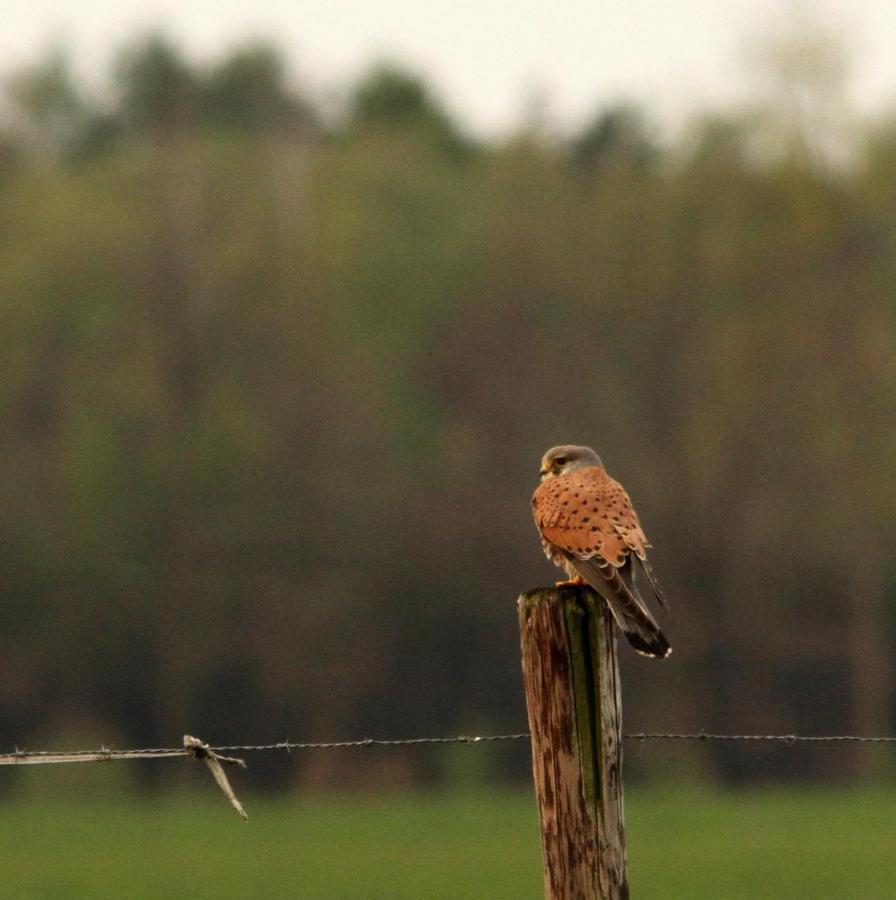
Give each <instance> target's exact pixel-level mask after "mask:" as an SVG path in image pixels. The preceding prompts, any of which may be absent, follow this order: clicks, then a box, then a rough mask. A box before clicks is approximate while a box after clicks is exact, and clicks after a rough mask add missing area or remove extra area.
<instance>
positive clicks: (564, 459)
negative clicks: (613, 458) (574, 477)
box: [541, 444, 603, 481]
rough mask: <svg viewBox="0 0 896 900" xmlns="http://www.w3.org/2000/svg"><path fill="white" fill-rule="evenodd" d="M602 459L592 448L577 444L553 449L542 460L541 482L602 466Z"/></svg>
mask: <svg viewBox="0 0 896 900" xmlns="http://www.w3.org/2000/svg"><path fill="white" fill-rule="evenodd" d="M602 465H603V463H602V462H601V461H600V457H599V456H598V455H597V454H596V453H595V452H594V451H593V450H592V449H591V448H590V447H579V446H577V445H576V444H561V445H560V446H559V447H551V449H550V450H548V452H547V453H545V455H544V456H542V458H541V480H542V481H544V480H545V478H553V477H554V476H556V475H565V474H566V473H567V472H575V471H576V470H578V469H587V468H589V466H602Z"/></svg>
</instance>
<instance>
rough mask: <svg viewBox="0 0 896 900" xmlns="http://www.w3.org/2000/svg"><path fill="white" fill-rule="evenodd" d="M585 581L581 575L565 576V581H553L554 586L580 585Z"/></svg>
mask: <svg viewBox="0 0 896 900" xmlns="http://www.w3.org/2000/svg"><path fill="white" fill-rule="evenodd" d="M584 583H585V579H584V578H582V576H581V575H576V577H575V578H567V579H566V581H555V582H554V587H581V585H583V584H584Z"/></svg>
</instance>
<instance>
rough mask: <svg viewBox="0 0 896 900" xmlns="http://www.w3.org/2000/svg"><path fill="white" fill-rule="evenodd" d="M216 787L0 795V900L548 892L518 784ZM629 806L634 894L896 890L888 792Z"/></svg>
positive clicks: (640, 800) (668, 899)
mask: <svg viewBox="0 0 896 900" xmlns="http://www.w3.org/2000/svg"><path fill="white" fill-rule="evenodd" d="M98 768H99V767H98ZM212 791H213V788H212V787H211V785H210V786H209V789H208V793H207V794H203V795H201V796H199V797H197V796H195V795H189V794H185V795H183V796H177V797H176V796H168V797H165V798H156V799H153V798H152V797H151V796H150V797H142V798H141V797H138V796H135V795H131V794H128V795H127V796H126V797H124V798H122V799H120V800H112V799H101V798H96V799H94V800H92V801H91V800H87V801H86V802H78V803H75V802H73V801H69V802H59V803H56V802H52V801H51V800H50V799H48V798H46V797H44V798H42V799H40V800H39V801H38V800H29V801H25V800H24V799H14V800H9V801H7V802H4V803H2V804H0V896H2V897H3V898H19V897H21V898H27V900H30V898H42V897H54V898H55V897H58V898H72V897H91V898H93V897H100V898H124V897H127V898H144V897H147V898H148V897H172V898H178V897H189V898H206V897H208V898H228V897H253V898H255V897H261V898H264V897H300V898H365V900H375V898H382V900H387V898H388V900H402V898H408V900H412V898H413V900H427V898H445V900H448V898H451V900H458V898H484V900H500V898H506V900H525V898H533V900H535V898H539V897H541V862H540V850H539V844H538V828H537V822H536V815H535V809H534V803H533V801H532V800H531V798H529V797H528V796H524V795H520V794H513V793H491V794H486V793H483V794H479V795H444V796H440V795H432V796H378V797H334V798H330V799H321V798H320V797H318V798H313V799H308V798H302V797H300V796H292V797H289V798H285V797H284V798H281V799H272V798H270V797H266V796H264V795H260V794H253V793H251V792H246V791H245V790H244V791H243V797H242V799H243V801H244V804H245V806H246V807H247V810H248V812H249V816H250V819H249V822H248V823H244V822H242V821H241V820H240V819H239V818H238V817H237V816H236V814H235V813H234V812H233V811H232V810H231V809H230V808H229V806H228V805H227V803H226V801H225V800H224V799H223V797H221V796H220V795H217V794H214V793H213V792H212ZM79 793H80V792H79ZM88 796H89V794H88ZM626 812H627V831H628V855H629V869H630V876H631V884H632V894H633V896H634V897H635V898H661V900H672V898H687V900H695V898H712V900H725V898H745V900H747V898H749V900H757V898H764V897H773V898H812V900H825V898H844V900H873V898H893V897H896V790H894V791H892V792H891V791H885V790H880V791H877V792H855V791H848V790H845V789H844V790H821V789H818V790H809V789H803V790H793V791H786V792H785V791H767V790H757V791H744V792H743V793H738V794H717V793H704V792H701V791H691V792H686V791H683V790H677V791H675V792H668V791H665V792H660V791H658V790H649V791H648V790H630V791H629V793H628V796H627V811H626Z"/></svg>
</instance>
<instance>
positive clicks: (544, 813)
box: [518, 587, 629, 900]
mask: <svg viewBox="0 0 896 900" xmlns="http://www.w3.org/2000/svg"><path fill="white" fill-rule="evenodd" d="M518 608H519V620H520V641H521V644H522V655H523V681H524V684H525V689H526V705H527V707H528V710H529V728H530V730H531V732H532V769H533V773H534V777H535V793H536V797H537V800H538V812H539V816H540V819H541V846H542V851H543V855H544V891H545V897H546V898H548V900H624V898H627V897H628V896H629V893H628V878H627V875H626V864H625V827H624V823H623V810H622V704H621V698H620V690H619V666H618V661H617V658H616V627H615V625H614V624H613V619H612V617H611V616H610V613H609V610H608V609H607V607H606V604H605V603H604V602H603V601H602V600H601V599H600V597H599V596H598V595H597V594H596V593H595V592H594V591H592V590H591V589H590V588H587V587H583V588H579V587H564V588H542V589H539V590H534V591H529V592H528V593H526V594H523V595H521V596H520V598H519V601H518Z"/></svg>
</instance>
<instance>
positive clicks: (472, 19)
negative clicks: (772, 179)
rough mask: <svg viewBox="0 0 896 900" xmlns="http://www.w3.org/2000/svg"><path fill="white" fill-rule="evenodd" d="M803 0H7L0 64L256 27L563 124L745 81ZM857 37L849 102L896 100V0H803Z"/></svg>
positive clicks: (474, 115) (305, 74)
mask: <svg viewBox="0 0 896 900" xmlns="http://www.w3.org/2000/svg"><path fill="white" fill-rule="evenodd" d="M795 5H799V4H798V3H796V2H795V0H590V2H586V0H554V2H545V0H476V2H473V0H368V2H355V3H349V2H345V0H292V2H289V0H255V2H252V3H247V2H245V0H240V2H236V0H194V2H188V0H0V15H2V19H0V20H2V22H3V27H2V29H0V72H2V71H9V70H10V69H13V68H15V67H17V66H19V65H22V64H24V63H26V62H28V61H29V60H32V59H34V58H35V57H36V56H37V55H38V54H39V53H40V51H41V50H42V49H45V48H46V47H47V46H48V45H50V44H52V43H54V42H66V43H68V44H69V45H70V47H71V49H72V53H73V56H74V58H75V61H76V67H77V69H78V71H79V72H80V73H82V74H84V75H87V76H89V77H90V78H92V79H94V80H99V77H100V75H101V73H102V72H103V71H104V70H105V68H106V66H107V64H108V61H109V58H110V54H111V53H112V52H113V51H114V50H115V49H117V48H119V47H120V46H121V45H122V43H124V42H126V41H129V40H133V39H134V38H135V36H136V35H139V34H140V33H142V32H145V31H146V30H148V29H150V28H153V27H162V28H163V29H164V30H165V31H167V32H168V33H169V34H170V35H171V36H172V37H174V38H175V39H176V40H178V41H179V42H180V43H181V44H182V45H183V46H184V48H185V49H186V50H188V51H189V52H190V53H191V54H192V55H193V56H195V57H197V58H211V57H214V56H216V55H218V54H220V53H221V52H223V51H224V50H225V49H227V48H228V47H231V46H233V45H234V44H237V43H240V42H242V41H245V40H247V39H248V38H251V37H260V38H266V39H271V40H273V41H274V42H276V43H277V44H278V45H279V46H281V47H282V48H283V49H285V50H286V52H287V53H288V55H289V58H290V60H291V61H292V62H293V64H294V66H295V70H296V72H297V74H298V75H299V76H300V77H301V78H302V79H304V80H305V81H306V82H309V83H311V84H312V85H313V86H315V87H316V88H321V89H324V88H326V89H333V90H335V91H338V90H339V89H340V88H344V87H345V86H346V85H347V84H350V83H351V80H352V78H354V77H355V76H356V75H357V74H358V72H359V71H361V70H362V69H363V68H364V67H365V66H366V65H368V64H369V63H370V62H371V61H372V60H375V59H382V58H388V59H393V60H397V61H400V62H404V63H407V64H408V65H410V66H412V67H413V68H414V69H416V70H419V71H420V72H421V73H423V74H424V75H425V76H426V77H427V78H428V79H429V80H430V82H431V83H432V84H433V85H434V87H435V88H436V90H437V92H438V94H439V95H440V96H441V97H442V98H443V99H444V100H445V101H446V102H447V103H448V105H449V107H450V108H451V109H452V110H453V111H454V112H455V113H457V114H458V115H459V116H460V117H461V118H462V119H463V121H464V122H466V123H467V124H469V125H472V127H474V128H475V129H476V130H479V131H481V132H500V131H502V130H504V129H506V128H508V127H511V126H512V125H513V123H514V122H517V121H519V118H520V115H521V112H522V111H523V110H524V109H525V108H526V105H527V100H528V101H531V98H532V97H534V96H538V97H539V98H542V99H544V100H546V101H547V102H548V106H549V109H550V110H551V113H552V116H553V117H554V119H555V120H556V122H557V124H559V125H560V126H564V125H572V124H575V123H576V122H580V121H581V120H582V119H584V118H585V117H586V116H588V115H589V114H590V113H592V112H593V111H594V110H595V109H596V108H597V107H598V105H599V104H605V103H607V102H611V101H612V100H614V99H617V98H620V97H626V98H632V99H636V100H641V101H644V102H646V103H647V104H648V105H649V106H650V107H652V108H653V110H654V111H655V112H656V113H657V114H658V115H659V116H660V117H665V118H666V121H667V122H669V121H674V120H675V119H676V118H678V117H680V116H681V115H682V114H686V113H687V112H690V111H692V110H693V109H695V108H697V107H701V106H704V105H706V104H720V103H725V102H728V101H730V100H731V99H733V98H738V97H743V96H744V94H745V92H747V91H748V85H749V75H748V66H747V65H745V62H744V59H745V55H746V53H745V44H746V43H747V42H748V39H749V37H750V36H752V35H756V34H758V33H761V32H762V30H763V29H764V28H766V27H772V26H773V25H774V23H775V22H781V20H782V19H783V18H784V17H785V16H786V15H787V14H788V10H791V9H792V8H793V7H794V6H795ZM801 6H802V8H803V9H808V10H810V11H812V13H813V14H815V13H816V12H817V13H818V14H819V15H820V17H821V18H822V19H824V20H825V21H828V22H831V23H834V25H835V26H837V27H838V28H842V29H843V31H844V32H845V33H846V34H847V35H848V36H849V42H850V44H851V45H852V46H853V47H854V48H855V66H854V80H853V84H854V90H853V97H854V99H855V101H856V103H857V104H858V105H859V106H860V107H863V108H865V109H869V108H875V107H878V106H882V105H890V104H891V103H892V99H893V98H894V97H896V0H814V2H810V0H803V2H802V4H801Z"/></svg>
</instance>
